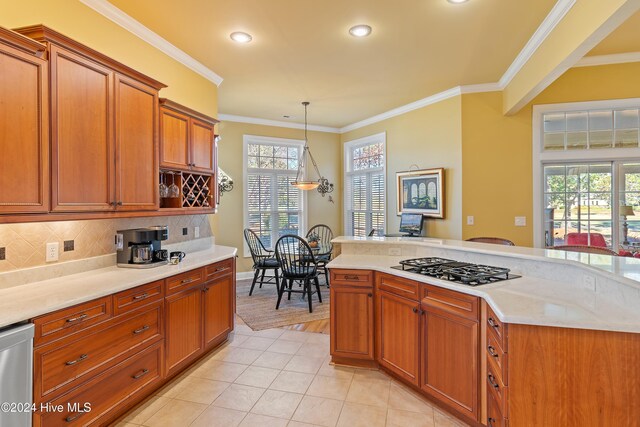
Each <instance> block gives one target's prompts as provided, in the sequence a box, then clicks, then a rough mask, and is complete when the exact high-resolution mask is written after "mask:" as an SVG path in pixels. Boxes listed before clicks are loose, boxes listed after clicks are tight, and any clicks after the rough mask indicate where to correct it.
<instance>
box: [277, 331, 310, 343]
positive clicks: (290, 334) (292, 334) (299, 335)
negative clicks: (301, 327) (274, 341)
mask: <svg viewBox="0 0 640 427" xmlns="http://www.w3.org/2000/svg"><path fill="white" fill-rule="evenodd" d="M309 335H311V333H310V332H301V331H285V333H284V334H282V335H280V339H281V340H287V341H298V342H307V340H308V339H309Z"/></svg>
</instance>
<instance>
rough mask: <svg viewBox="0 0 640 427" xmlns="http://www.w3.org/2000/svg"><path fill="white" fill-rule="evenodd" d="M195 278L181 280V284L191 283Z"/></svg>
mask: <svg viewBox="0 0 640 427" xmlns="http://www.w3.org/2000/svg"><path fill="white" fill-rule="evenodd" d="M194 280H195V279H194V278H189V279H184V280H182V281H181V282H180V284H181V285H186V284H187V283H191V282H193V281H194Z"/></svg>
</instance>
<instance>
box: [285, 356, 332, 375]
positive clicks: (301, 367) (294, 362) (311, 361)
mask: <svg viewBox="0 0 640 427" xmlns="http://www.w3.org/2000/svg"><path fill="white" fill-rule="evenodd" d="M322 361H323V359H321V358H318V357H309V356H293V357H292V358H291V360H290V361H289V363H287V365H286V366H285V367H284V370H285V371H294V372H302V373H305V374H316V373H317V372H318V370H319V369H320V366H322Z"/></svg>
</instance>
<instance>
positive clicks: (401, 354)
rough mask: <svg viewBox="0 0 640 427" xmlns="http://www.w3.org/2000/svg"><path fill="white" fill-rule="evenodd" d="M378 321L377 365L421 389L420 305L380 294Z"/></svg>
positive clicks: (377, 311)
mask: <svg viewBox="0 0 640 427" xmlns="http://www.w3.org/2000/svg"><path fill="white" fill-rule="evenodd" d="M376 319H377V320H376V334H377V335H376V358H377V360H378V363H380V365H382V366H384V367H386V368H387V369H389V370H391V371H393V372H394V373H396V374H397V375H399V376H400V377H402V378H403V379H405V380H406V381H408V382H410V383H411V384H415V385H418V371H419V359H418V357H419V351H420V344H419V342H420V304H419V303H418V302H417V301H412V300H410V299H406V298H402V297H399V296H397V295H394V294H391V293H388V292H385V291H378V293H377V300H376Z"/></svg>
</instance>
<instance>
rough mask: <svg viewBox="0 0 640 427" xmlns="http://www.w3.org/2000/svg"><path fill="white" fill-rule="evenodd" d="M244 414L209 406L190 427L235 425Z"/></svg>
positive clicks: (234, 426)
mask: <svg viewBox="0 0 640 427" xmlns="http://www.w3.org/2000/svg"><path fill="white" fill-rule="evenodd" d="M246 415H247V413H246V412H242V411H236V410H233V409H226V408H219V407H217V406H209V407H208V408H207V409H206V410H205V411H204V412H203V413H202V414H200V416H199V417H198V418H196V420H195V421H194V422H193V424H191V426H190V427H236V426H237V425H238V424H240V423H241V422H242V420H243V419H244V417H245V416H246Z"/></svg>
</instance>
